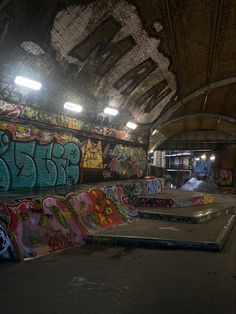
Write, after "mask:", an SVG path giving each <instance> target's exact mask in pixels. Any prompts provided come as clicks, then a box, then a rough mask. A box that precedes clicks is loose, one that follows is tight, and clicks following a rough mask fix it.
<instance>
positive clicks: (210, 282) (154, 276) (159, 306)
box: [0, 227, 236, 314]
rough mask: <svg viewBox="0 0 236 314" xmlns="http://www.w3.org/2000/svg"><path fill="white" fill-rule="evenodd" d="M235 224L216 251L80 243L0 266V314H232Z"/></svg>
mask: <svg viewBox="0 0 236 314" xmlns="http://www.w3.org/2000/svg"><path fill="white" fill-rule="evenodd" d="M235 231H236V230H235V227H234V229H233V230H232V232H231V234H230V236H229V238H228V240H227V242H226V244H225V246H224V248H223V250H222V251H221V252H200V251H184V250H151V249H138V248H125V247H109V246H102V245H87V246H84V247H81V248H76V249H71V250H68V251H64V252H62V253H57V254H54V255H50V256H46V257H43V258H39V259H36V260H33V261H30V262H22V263H1V264H0V279H1V280H0V313H1V314H31V313H34V314H37V313H40V314H42V313H45V314H54V313H55V314H56V313H57V314H62V313H63V314H64V313H66V314H70V313H79V314H91V313H93V314H118V313H119V314H123V313H129V314H132V313H135V314H156V313H160V314H172V313H183V314H185V313H191V314H194V313H198V314H205V313H207V314H211V313H212V314H213V313H214V314H218V313H219V314H235V309H236V305H235V302H236V291H235V290H236V289H235V284H236V276H235V275H236V274H235V264H236V261H235V258H236V255H235V247H236V240H235Z"/></svg>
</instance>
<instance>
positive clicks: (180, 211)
mask: <svg viewBox="0 0 236 314" xmlns="http://www.w3.org/2000/svg"><path fill="white" fill-rule="evenodd" d="M137 209H138V213H139V217H140V218H146V219H159V220H166V221H179V222H185V223H203V222H207V221H208V220H210V219H213V218H216V217H220V216H224V215H227V214H229V213H233V206H231V205H224V204H222V203H213V204H207V205H201V206H192V207H184V208H162V207H138V208H137Z"/></svg>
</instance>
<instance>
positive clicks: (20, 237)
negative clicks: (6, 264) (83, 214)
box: [4, 196, 82, 259]
mask: <svg viewBox="0 0 236 314" xmlns="http://www.w3.org/2000/svg"><path fill="white" fill-rule="evenodd" d="M4 206H5V208H6V209H7V211H8V215H9V217H10V223H9V226H8V227H9V229H10V230H11V233H12V235H13V238H14V242H15V245H16V247H17V248H18V258H19V259H24V258H31V257H36V256H39V255H44V254H47V253H49V252H52V251H55V250H59V249H63V248H67V247H72V246H75V245H79V244H81V242H82V239H81V234H80V230H79V228H78V226H77V223H76V220H75V219H74V217H73V213H72V211H71V209H70V208H69V206H66V204H65V203H64V202H63V201H62V200H61V199H60V198H58V197H55V196H52V197H51V196H47V197H45V198H40V199H30V200H28V199H27V200H21V201H19V202H15V203H12V202H11V203H10V204H9V203H7V202H6V203H5V204H4Z"/></svg>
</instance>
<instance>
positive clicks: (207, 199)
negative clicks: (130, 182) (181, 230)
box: [138, 195, 215, 208]
mask: <svg viewBox="0 0 236 314" xmlns="http://www.w3.org/2000/svg"><path fill="white" fill-rule="evenodd" d="M214 201H215V199H214V196H213V195H204V196H197V197H186V198H177V199H174V198H173V199H171V198H156V197H155V198H154V197H142V196H140V197H139V198H138V205H139V206H148V207H149V206H150V207H177V208H181V207H190V206H199V205H206V204H212V203H214Z"/></svg>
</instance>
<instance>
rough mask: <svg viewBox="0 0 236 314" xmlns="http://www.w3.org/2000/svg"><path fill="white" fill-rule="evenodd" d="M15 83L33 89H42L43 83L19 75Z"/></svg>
mask: <svg viewBox="0 0 236 314" xmlns="http://www.w3.org/2000/svg"><path fill="white" fill-rule="evenodd" d="M15 83H16V84H17V85H20V86H24V87H27V88H31V89H34V90H40V89H41V87H42V84H41V83H39V82H37V81H33V80H30V79H28V78H26V77H23V76H17V77H16V78H15Z"/></svg>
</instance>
